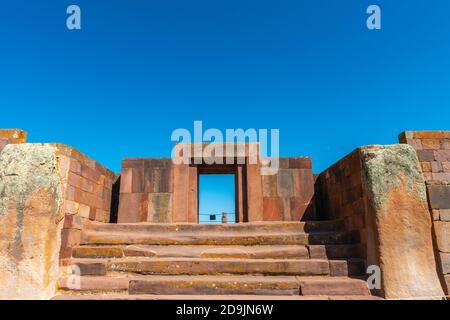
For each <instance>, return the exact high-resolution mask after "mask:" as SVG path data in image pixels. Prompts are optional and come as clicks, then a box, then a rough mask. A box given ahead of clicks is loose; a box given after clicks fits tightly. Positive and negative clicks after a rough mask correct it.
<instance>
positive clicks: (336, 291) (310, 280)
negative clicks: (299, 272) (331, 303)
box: [297, 277, 370, 296]
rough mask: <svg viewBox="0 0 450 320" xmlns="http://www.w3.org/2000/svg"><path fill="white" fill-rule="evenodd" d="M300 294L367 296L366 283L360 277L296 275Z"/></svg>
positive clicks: (368, 292)
mask: <svg viewBox="0 0 450 320" xmlns="http://www.w3.org/2000/svg"><path fill="white" fill-rule="evenodd" d="M297 279H298V280H299V282H300V288H301V289H300V290H301V295H306V296H310V295H327V296H355V295H356V296H369V295H370V291H369V289H368V287H367V283H366V281H364V280H361V279H352V278H347V277H329V278H324V277H304V278H300V277H297Z"/></svg>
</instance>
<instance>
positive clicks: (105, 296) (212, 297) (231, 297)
mask: <svg viewBox="0 0 450 320" xmlns="http://www.w3.org/2000/svg"><path fill="white" fill-rule="evenodd" d="M358 297H360V298H362V300H370V298H371V297H372V296H362V297H361V296H356V297H348V298H349V299H350V300H358ZM336 299H337V300H343V299H345V297H344V296H341V297H337V298H336ZM52 300H181V301H188V300H208V301H210V300H223V301H230V300H231V301H249V300H250V301H252V300H256V301H258V300H329V297H327V296H300V295H292V296H282V295H280V296H275V295H254V294H247V295H242V294H235V295H233V294H224V295H201V294H191V295H188V294H178V295H175V294H174V295H163V294H142V295H139V294H131V295H130V294H114V293H112V294H60V295H57V296H55V297H53V298H52Z"/></svg>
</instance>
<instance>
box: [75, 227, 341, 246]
mask: <svg viewBox="0 0 450 320" xmlns="http://www.w3.org/2000/svg"><path fill="white" fill-rule="evenodd" d="M346 241H347V236H346V233H345V232H320V233H319V232H318V233H309V234H306V233H297V234H293V233H280V234H275V233H274V234H271V233H260V234H259V233H253V234H249V233H211V232H204V233H176V232H175V233H174V232H172V233H165V234H155V233H153V234H152V233H120V232H119V233H106V232H98V231H92V230H86V231H84V232H83V233H82V239H81V243H82V244H91V245H112V244H115V245H127V244H147V245H245V246H249V245H308V244H341V243H346Z"/></svg>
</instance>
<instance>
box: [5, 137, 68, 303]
mask: <svg viewBox="0 0 450 320" xmlns="http://www.w3.org/2000/svg"><path fill="white" fill-rule="evenodd" d="M57 168H58V160H57V156H56V148H55V147H52V146H49V145H41V144H39V145H38V144H21V145H7V146H6V147H5V149H4V150H3V151H2V153H1V154H0V225H1V228H0V298H1V299H48V298H50V297H52V296H53V295H54V293H55V288H56V282H57V279H58V253H59V249H60V243H61V240H60V234H61V228H62V225H63V222H62V219H63V217H64V212H63V210H62V209H63V187H62V184H61V179H60V176H59V173H58V169H57Z"/></svg>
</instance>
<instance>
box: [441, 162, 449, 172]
mask: <svg viewBox="0 0 450 320" xmlns="http://www.w3.org/2000/svg"><path fill="white" fill-rule="evenodd" d="M442 170H443V171H444V172H450V162H449V161H444V162H442Z"/></svg>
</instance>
